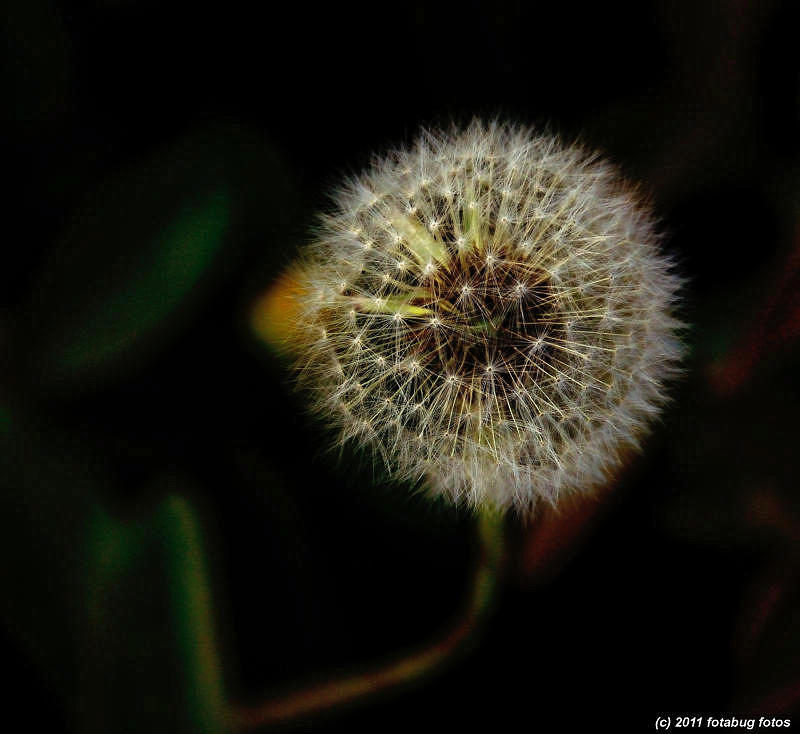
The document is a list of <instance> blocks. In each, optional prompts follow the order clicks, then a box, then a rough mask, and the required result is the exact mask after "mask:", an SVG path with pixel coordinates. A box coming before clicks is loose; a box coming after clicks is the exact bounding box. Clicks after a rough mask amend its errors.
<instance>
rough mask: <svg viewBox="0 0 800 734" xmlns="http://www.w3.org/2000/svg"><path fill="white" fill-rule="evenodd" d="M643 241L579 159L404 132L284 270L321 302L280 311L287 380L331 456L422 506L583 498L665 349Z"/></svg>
mask: <svg viewBox="0 0 800 734" xmlns="http://www.w3.org/2000/svg"><path fill="white" fill-rule="evenodd" d="M364 192H369V196H368V197H367V201H366V203H367V205H366V206H365V205H364V203H365V198H364V197H365V196H366V194H365V193H364ZM659 245H660V242H659V236H658V234H657V233H656V230H655V226H654V222H653V217H652V215H651V213H650V211H649V210H648V208H647V206H646V205H645V204H644V203H643V202H642V201H641V199H640V197H639V196H638V195H637V193H636V192H635V190H634V189H633V188H632V187H631V186H629V185H628V184H627V183H625V182H624V180H622V179H621V177H620V176H619V174H618V172H617V170H616V169H615V168H614V167H613V166H612V165H610V164H609V163H606V162H604V161H603V160H601V159H600V158H598V157H597V156H596V155H594V154H592V153H590V152H587V151H586V150H584V149H582V148H580V147H575V146H568V145H564V144H563V143H562V142H560V141H559V140H558V139H557V138H554V137H551V136H548V135H540V134H537V133H536V132H534V131H532V130H530V129H527V128H524V127H517V126H513V125H505V124H500V123H489V124H484V123H481V122H477V121H476V122H473V123H472V124H471V125H470V126H469V127H467V128H466V129H462V130H459V129H453V130H451V131H448V132H431V131H426V132H423V134H422V135H421V136H420V138H419V139H418V140H417V141H416V142H415V143H414V145H412V146H411V147H409V148H408V149H405V150H400V151H394V152H393V153H392V154H391V155H387V156H386V157H384V158H378V159H376V160H375V162H374V163H373V164H372V166H371V167H370V168H369V169H368V170H367V171H365V172H364V173H363V174H362V176H361V177H359V178H358V179H356V180H355V181H351V182H350V183H348V184H346V185H345V186H344V187H343V188H342V189H341V190H339V191H338V192H337V193H336V195H335V197H334V208H333V211H332V212H331V213H328V214H327V215H326V216H325V217H324V218H323V219H322V222H321V224H320V226H319V228H318V230H317V234H316V238H315V240H314V241H313V242H312V243H311V244H310V245H309V246H308V247H307V249H306V252H305V253H304V255H303V258H302V262H301V264H300V265H299V266H298V268H297V277H298V279H299V281H300V282H301V286H302V287H301V288H300V290H301V291H302V292H305V293H308V294H311V293H324V294H325V295H324V297H321V298H319V299H317V298H306V299H302V303H300V306H299V324H298V326H297V329H296V334H295V339H294V341H295V342H296V345H297V346H296V348H295V350H294V352H295V355H296V365H297V374H298V375H299V381H300V383H301V384H302V385H303V386H304V387H305V388H307V390H308V393H309V395H310V396H311V399H312V410H313V412H315V413H316V414H319V415H322V416H324V417H325V418H326V419H327V420H328V421H329V422H330V423H331V424H332V425H333V426H335V427H336V429H337V430H338V435H339V438H340V441H342V442H344V441H354V442H356V443H358V444H360V445H362V446H364V447H366V448H369V449H372V450H373V451H374V453H375V456H376V457H377V456H379V457H381V458H382V460H383V461H385V462H386V465H387V468H388V469H389V471H390V473H391V474H392V475H393V476H394V477H396V478H398V479H401V480H411V481H418V482H419V483H420V486H422V487H424V488H425V489H426V490H427V491H428V492H430V493H431V494H433V495H438V496H444V497H446V498H448V499H450V500H451V501H453V502H455V503H458V504H466V505H470V506H474V507H483V506H489V507H493V508H496V509H500V510H508V509H515V510H517V511H518V512H520V513H522V514H530V513H532V512H534V511H535V510H536V509H537V508H538V507H539V506H540V505H541V504H542V503H545V504H556V503H557V502H559V501H560V500H561V499H562V498H563V497H565V496H568V495H577V494H585V493H588V492H591V491H593V490H595V489H597V488H598V487H600V486H602V485H603V484H604V483H606V482H607V481H608V480H609V479H610V478H611V477H612V476H613V474H614V473H615V471H617V470H618V468H619V466H620V465H621V463H622V461H623V458H624V456H625V454H626V453H627V451H628V450H629V449H631V448H637V447H638V445H639V443H640V441H641V439H642V438H643V436H644V434H645V433H646V431H647V427H648V425H649V424H650V423H651V422H652V419H653V417H654V416H655V415H657V414H658V412H659V410H660V408H661V407H662V406H663V404H664V403H665V401H666V386H667V384H668V382H669V380H670V378H672V377H673V376H674V375H675V374H676V372H677V371H678V364H679V361H680V358H681V356H682V354H683V351H684V349H683V346H682V343H681V341H680V338H679V334H680V330H681V327H682V325H681V323H680V321H679V320H678V318H677V316H676V313H675V311H676V306H677V302H678V298H679V292H680V287H681V281H680V278H679V277H678V276H677V275H676V274H675V272H674V268H673V265H672V263H671V261H670V259H669V258H668V257H666V256H665V255H663V254H662V253H661V252H660V249H659ZM320 334H323V335H324V338H320ZM343 407H344V409H343Z"/></svg>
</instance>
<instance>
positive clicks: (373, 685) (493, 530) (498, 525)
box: [231, 512, 505, 731]
mask: <svg viewBox="0 0 800 734" xmlns="http://www.w3.org/2000/svg"><path fill="white" fill-rule="evenodd" d="M476 520H477V523H476V524H477V531H478V537H479V540H480V555H479V558H478V559H477V562H476V565H475V569H474V571H473V575H472V578H471V583H470V589H469V594H468V596H467V598H466V600H465V604H464V608H463V609H462V611H461V613H460V614H459V615H458V616H457V617H456V619H455V621H454V623H453V624H452V625H451V627H450V628H449V629H448V631H447V632H445V634H444V635H443V636H442V637H440V638H438V639H436V640H434V641H432V642H431V643H429V644H427V645H425V646H424V647H422V648H420V649H419V650H417V651H416V652H412V653H411V654H409V655H404V656H402V657H400V658H397V659H395V660H392V661H390V662H389V663H385V664H380V665H375V666H373V667H367V668H365V669H361V670H359V671H358V672H353V673H351V674H349V675H348V674H345V675H342V676H337V677H333V678H331V679H330V680H327V681H324V682H322V683H319V684H313V685H310V686H308V687H298V688H295V689H294V690H292V691H290V692H288V693H286V694H285V695H282V696H277V697H274V698H269V699H267V700H266V701H264V702H263V703H261V704H257V705H255V706H236V707H234V708H233V710H232V711H231V726H232V727H233V728H235V729H238V730H239V731H248V730H252V729H256V728H258V727H262V726H268V725H274V724H279V723H281V724H285V723H288V722H291V721H294V720H297V719H301V718H302V719H306V718H308V717H310V716H313V715H315V714H321V713H325V712H329V711H331V710H333V709H335V708H337V707H339V706H342V705H344V704H352V703H355V702H364V701H367V700H370V699H372V698H373V697H374V696H376V695H378V694H381V693H386V692H388V691H391V690H393V689H396V688H398V687H400V686H403V685H406V684H409V683H412V682H414V681H417V680H419V679H420V678H422V677H423V676H425V675H427V674H429V673H432V672H435V671H438V670H440V669H441V668H442V667H443V665H444V664H445V663H447V662H448V661H451V660H452V659H453V657H454V656H455V655H456V654H457V653H458V652H459V651H461V650H463V648H464V647H465V643H467V642H469V641H470V640H472V639H474V637H475V636H476V634H477V632H478V631H479V630H480V629H481V628H482V625H483V622H484V621H485V619H486V618H487V616H488V613H489V611H490V609H491V607H492V602H493V600H494V598H495V594H496V591H497V588H498V585H499V584H498V582H499V578H500V575H501V571H502V564H503V559H504V551H505V533H504V525H503V518H502V515H501V514H499V513H495V512H482V513H480V514H479V515H478V516H477V518H476Z"/></svg>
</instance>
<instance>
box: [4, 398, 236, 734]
mask: <svg viewBox="0 0 800 734" xmlns="http://www.w3.org/2000/svg"><path fill="white" fill-rule="evenodd" d="M0 419H2V420H1V421H0V477H1V478H2V479H0V538H2V541H3V543H4V548H3V551H4V553H3V555H4V557H5V558H6V562H5V563H3V564H0V584H1V585H2V591H3V593H2V594H0V623H2V624H3V626H4V627H5V628H6V630H8V632H9V634H10V636H11V637H12V639H13V640H15V642H16V643H18V645H19V647H20V648H21V649H22V650H23V651H24V652H25V654H26V655H27V656H28V657H29V658H30V659H31V661H32V662H33V663H34V664H35V665H36V667H37V669H38V670H39V671H40V673H41V675H42V678H43V680H44V681H45V683H46V685H47V688H49V689H50V690H52V691H53V692H54V694H56V696H57V698H58V701H59V703H60V705H61V708H62V710H63V711H64V713H65V718H69V719H73V720H75V721H76V724H77V726H76V728H77V730H78V731H81V732H103V733H104V734H105V733H106V732H111V731H113V732H137V733H138V732H160V731H164V732H187V734H188V733H190V732H191V733H192V734H194V733H195V732H209V733H214V734H216V733H220V732H223V731H225V702H224V698H223V689H222V672H221V668H220V664H219V661H218V658H217V648H216V643H215V635H214V632H213V624H212V612H211V595H210V592H209V587H208V581H207V575H206V568H205V557H204V551H203V544H202V538H201V529H200V525H199V522H198V519H197V516H196V514H195V512H194V510H193V509H192V508H191V506H190V505H189V503H188V502H187V501H186V500H184V499H180V498H178V497H176V496H173V495H170V494H169V492H171V491H173V490H175V489H176V485H175V483H174V482H170V483H167V484H166V486H160V487H158V488H156V489H157V490H158V496H165V499H163V500H161V501H160V502H159V503H158V504H157V505H156V506H155V507H154V508H151V509H150V510H147V509H146V508H141V507H138V508H136V507H134V508H128V509H127V511H126V512H125V514H124V516H116V515H114V514H112V513H110V512H109V511H108V509H106V507H105V506H104V502H103V501H102V500H101V498H102V496H103V494H104V491H105V490H107V489H108V487H109V486H110V481H109V480H110V475H109V473H108V471H107V469H108V468H107V467H106V466H105V464H104V460H103V459H102V457H97V456H95V455H93V454H90V453H87V452H86V450H85V443H84V440H83V439H82V437H81V436H79V435H73V434H68V433H66V432H61V431H58V430H57V429H54V428H53V427H51V426H49V425H47V424H44V423H39V422H37V421H36V420H35V419H33V418H31V417H30V416H28V417H27V418H26V419H21V418H19V417H17V416H13V415H12V413H11V412H10V411H8V410H6V409H3V410H0Z"/></svg>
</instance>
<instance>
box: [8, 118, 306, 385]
mask: <svg viewBox="0 0 800 734" xmlns="http://www.w3.org/2000/svg"><path fill="white" fill-rule="evenodd" d="M295 197H296V191H295V187H294V184H293V183H292V176H291V175H289V171H288V170H287V167H286V166H285V164H284V163H283V162H282V160H281V158H280V156H279V155H277V154H276V152H275V151H274V149H273V148H272V147H271V146H270V145H269V144H268V143H266V142H265V141H264V140H262V139H260V138H259V137H257V136H255V135H253V134H250V133H248V132H246V131H244V130H242V129H239V128H238V127H235V126H215V127H212V128H210V129H207V130H204V131H201V132H198V133H194V134H191V135H188V136H186V137H185V138H184V139H182V140H179V141H177V142H175V143H173V144H172V145H169V146H167V147H166V148H165V149H163V150H162V151H160V152H158V153H155V154H153V155H151V156H150V157H148V158H146V159H143V160H142V161H141V162H139V163H137V164H135V165H133V166H132V167H130V168H129V169H128V170H127V171H126V172H124V173H121V174H119V175H117V176H115V177H113V178H111V179H110V180H108V181H106V182H105V183H103V184H102V185H100V186H99V187H98V188H97V189H96V190H95V191H94V192H93V193H92V194H90V195H88V196H87V197H86V198H85V200H84V202H83V204H82V206H81V207H79V208H78V210H76V212H75V214H74V216H73V217H72V220H71V222H70V223H69V225H68V227H67V228H66V230H65V233H64V235H63V236H62V237H61V238H60V240H59V241H58V242H57V243H56V245H55V246H54V248H53V250H52V251H51V253H50V256H49V258H48V259H47V261H46V262H45V264H44V266H43V268H42V270H41V272H40V273H39V275H38V277H37V278H35V280H34V284H33V289H32V292H31V296H30V298H29V300H28V303H27V304H26V307H25V309H24V312H23V313H22V315H21V317H20V319H19V320H18V323H17V327H18V337H19V343H18V346H19V349H18V351H19V352H20V353H21V354H23V355H25V356H23V357H21V359H22V362H23V366H22V369H21V372H22V373H23V375H25V376H27V377H28V379H30V380H32V381H33V383H34V384H35V385H37V386H39V387H44V388H45V389H48V390H49V389H55V390H69V391H76V390H77V391H80V390H86V389H94V388H95V387H96V386H97V385H98V384H103V383H104V382H107V381H109V380H114V379H115V378H117V377H118V376H119V375H120V374H123V373H128V372H129V371H130V370H133V369H135V368H136V367H137V365H142V364H145V363H147V361H148V360H149V359H150V358H151V357H152V356H153V355H154V354H155V353H156V352H157V351H158V349H159V348H161V347H162V346H163V345H164V344H165V343H166V342H167V340H168V339H170V338H173V337H174V336H175V334H176V332H177V331H179V330H180V329H183V328H185V327H187V326H188V325H189V324H191V323H192V320H193V317H195V316H196V315H197V314H198V311H199V309H200V308H202V307H203V306H204V305H205V304H206V303H208V300H209V297H210V296H211V295H212V294H213V293H214V292H215V289H216V288H217V287H218V286H219V285H220V284H221V283H223V282H224V281H225V280H226V278H228V277H230V276H231V275H232V274H233V272H234V271H235V268H237V267H239V266H240V265H241V262H242V258H243V253H244V252H245V251H246V243H247V242H250V241H253V240H255V241H258V242H259V243H260V244H261V247H262V248H263V247H264V244H265V243H266V244H267V246H274V245H273V243H277V244H280V245H281V246H285V239H286V238H285V236H284V235H283V234H282V232H283V231H284V228H285V227H286V226H287V223H288V222H289V221H290V217H291V212H292V210H293V207H294V206H295V203H296V202H295Z"/></svg>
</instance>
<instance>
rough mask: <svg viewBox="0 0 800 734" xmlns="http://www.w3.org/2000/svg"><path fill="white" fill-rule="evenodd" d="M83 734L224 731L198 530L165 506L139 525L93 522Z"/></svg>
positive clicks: (182, 509) (182, 512)
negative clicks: (96, 733)
mask: <svg viewBox="0 0 800 734" xmlns="http://www.w3.org/2000/svg"><path fill="white" fill-rule="evenodd" d="M89 558H90V566H91V568H90V576H89V578H90V584H89V586H88V591H89V612H90V613H89V616H88V617H87V626H86V637H85V639H86V643H85V650H86V655H85V657H84V660H83V663H84V675H83V681H84V688H83V691H82V694H83V704H82V710H81V717H80V718H81V730H83V731H87V732H108V731H114V732H131V734H133V733H134V732H160V731H164V732H187V734H189V733H190V732H191V733H194V732H207V733H208V734H214V733H220V732H224V731H225V718H226V713H225V702H224V696H223V689H222V675H221V669H220V663H219V660H218V657H217V650H216V645H215V641H214V632H213V626H212V622H211V600H210V594H209V589H208V584H207V580H206V572H205V568H204V560H203V550H202V543H201V540H200V529H199V524H198V522H197V519H196V517H195V514H194V512H193V510H192V509H191V507H190V506H189V504H188V503H187V502H186V501H185V500H183V499H181V498H178V497H175V496H171V497H167V498H166V499H164V500H163V501H162V502H161V504H160V505H159V506H158V507H157V508H156V510H155V511H154V512H152V513H151V514H150V515H148V516H147V517H146V518H142V519H139V520H137V521H119V520H117V519H115V518H113V517H111V516H110V515H109V514H108V513H106V512H104V511H97V512H96V513H95V514H94V519H93V529H92V533H91V542H90V553H89Z"/></svg>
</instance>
